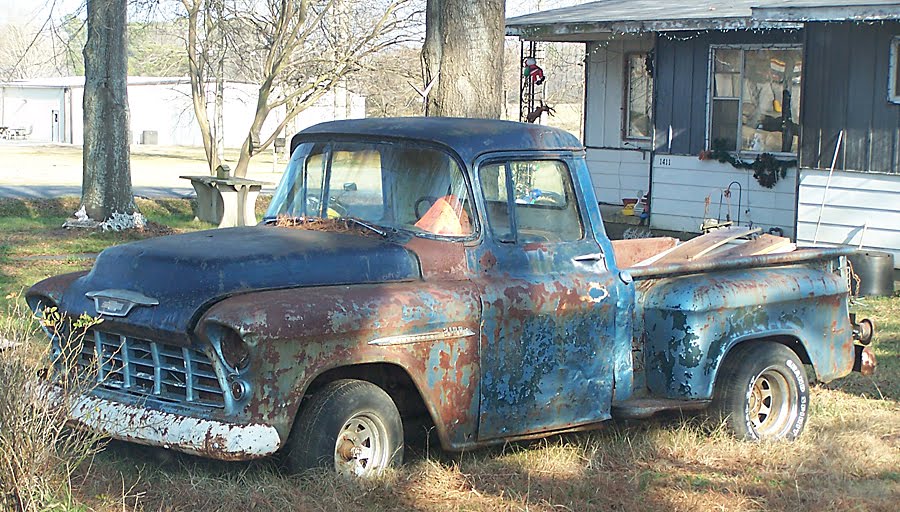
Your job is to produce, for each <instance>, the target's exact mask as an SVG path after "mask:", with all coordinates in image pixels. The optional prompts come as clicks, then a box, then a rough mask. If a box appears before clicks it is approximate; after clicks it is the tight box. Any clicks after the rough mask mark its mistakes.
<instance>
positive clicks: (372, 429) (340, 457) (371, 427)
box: [334, 414, 390, 477]
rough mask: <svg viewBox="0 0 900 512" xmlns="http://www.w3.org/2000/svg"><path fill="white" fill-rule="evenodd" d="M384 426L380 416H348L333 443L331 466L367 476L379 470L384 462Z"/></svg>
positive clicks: (360, 475)
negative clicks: (332, 463) (332, 464)
mask: <svg viewBox="0 0 900 512" xmlns="http://www.w3.org/2000/svg"><path fill="white" fill-rule="evenodd" d="M386 431H387V430H386V428H385V426H384V424H383V423H382V422H381V420H380V419H378V418H376V417H374V416H371V415H368V414H359V415H356V416H353V417H352V418H350V419H349V420H348V421H347V422H346V423H344V427H343V428H342V429H341V432H340V433H339V434H338V437H337V441H336V442H335V445H334V467H335V469H336V470H337V471H338V473H341V474H344V475H348V476H357V477H369V476H373V475H375V474H378V473H380V472H381V471H382V470H383V469H384V468H385V467H386V466H387V462H388V458H389V455H390V454H388V453H387V450H386V449H385V444H386V441H387V438H386Z"/></svg>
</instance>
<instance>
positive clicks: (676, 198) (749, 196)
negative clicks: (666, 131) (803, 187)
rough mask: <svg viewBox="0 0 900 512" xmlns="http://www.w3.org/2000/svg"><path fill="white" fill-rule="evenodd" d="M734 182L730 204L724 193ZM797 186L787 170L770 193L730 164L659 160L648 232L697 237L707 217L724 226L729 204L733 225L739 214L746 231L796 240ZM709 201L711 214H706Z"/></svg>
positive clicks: (673, 158) (792, 172)
mask: <svg viewBox="0 0 900 512" xmlns="http://www.w3.org/2000/svg"><path fill="white" fill-rule="evenodd" d="M733 181H737V182H738V184H739V185H740V189H738V187H737V186H734V187H732V189H731V192H732V194H731V198H730V200H729V199H726V198H724V197H723V195H722V191H723V190H725V189H726V188H728V186H729V185H730V184H731V182H733ZM796 183H797V170H796V169H795V168H791V169H789V170H788V174H787V176H786V177H785V179H782V180H779V181H778V183H776V184H775V188H772V189H768V188H763V187H761V186H760V185H759V183H757V181H756V179H755V178H753V173H752V171H748V170H744V169H735V168H734V167H732V166H731V165H730V164H723V163H719V162H716V161H709V160H707V161H701V160H699V159H698V158H697V157H694V156H679V155H673V156H666V155H656V156H655V157H654V162H653V189H652V200H651V202H650V211H651V212H652V215H651V216H650V227H651V228H656V229H666V230H672V231H685V232H689V233H698V232H699V231H700V224H701V223H702V222H703V219H704V215H705V216H706V217H707V218H714V219H715V218H720V220H723V221H724V220H725V216H726V214H727V213H728V210H729V208H728V206H729V203H730V205H731V208H730V210H731V219H732V220H733V221H735V222H737V220H738V213H740V223H741V225H743V226H747V225H749V224H750V223H751V222H752V224H753V225H754V226H759V227H761V228H763V230H764V231H767V230H768V229H769V228H773V227H778V228H781V229H782V231H783V232H784V235H785V236H788V237H793V236H794V215H795V212H796V204H797V203H796V194H795V186H796ZM707 198H709V211H708V212H706V211H705V210H706V206H705V203H706V199H707ZM738 199H740V206H739V205H738ZM720 202H721V204H722V208H721V213H720V209H719V204H720ZM748 210H749V212H748Z"/></svg>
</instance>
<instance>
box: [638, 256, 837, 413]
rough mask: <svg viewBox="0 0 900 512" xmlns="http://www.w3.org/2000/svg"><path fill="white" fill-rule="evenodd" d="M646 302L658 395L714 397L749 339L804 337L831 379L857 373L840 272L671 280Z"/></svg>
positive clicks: (650, 374)
mask: <svg viewBox="0 0 900 512" xmlns="http://www.w3.org/2000/svg"><path fill="white" fill-rule="evenodd" d="M642 303H643V305H644V326H645V328H646V334H645V350H644V354H645V361H646V369H647V384H648V387H649V389H650V391H651V393H652V394H654V395H658V396H665V397H668V398H675V399H709V398H711V397H712V395H713V390H714V386H715V379H716V376H717V375H718V371H719V367H720V366H721V363H722V361H723V360H724V358H725V357H726V356H727V354H728V352H729V351H730V350H731V348H733V347H734V346H735V345H737V344H738V343H742V342H745V341H748V340H756V339H763V338H775V339H781V340H798V341H799V342H800V343H801V344H802V345H803V348H804V350H805V352H806V354H807V355H808V356H809V360H810V362H811V363H812V365H813V368H814V369H815V372H816V376H817V378H818V379H819V380H821V381H824V382H827V381H830V380H832V379H835V378H838V377H841V376H844V375H846V374H848V373H850V371H851V370H852V368H853V356H854V351H853V339H852V326H851V324H850V318H849V313H848V293H847V286H846V282H845V281H843V280H842V279H841V278H840V276H838V275H836V274H831V273H825V272H821V271H818V270H813V269H808V268H804V267H784V268H774V269H750V270H743V271H732V272H720V273H715V274H701V275H695V276H685V277H677V278H670V279H664V280H661V281H660V282H658V283H657V284H656V285H655V286H652V287H651V288H650V289H649V290H647V291H645V292H644V293H643V296H642Z"/></svg>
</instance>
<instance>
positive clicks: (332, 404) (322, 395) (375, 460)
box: [287, 379, 403, 478]
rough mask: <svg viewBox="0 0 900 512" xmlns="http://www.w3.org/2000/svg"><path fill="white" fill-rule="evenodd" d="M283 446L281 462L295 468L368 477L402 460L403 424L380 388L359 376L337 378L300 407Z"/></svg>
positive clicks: (394, 407)
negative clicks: (357, 378)
mask: <svg viewBox="0 0 900 512" xmlns="http://www.w3.org/2000/svg"><path fill="white" fill-rule="evenodd" d="M287 448H288V450H287V464H288V466H290V468H291V469H293V470H295V471H300V470H304V469H310V468H333V469H334V470H335V471H336V472H337V473H339V474H343V475H347V476H352V477H359V478H371V477H374V476H376V475H378V474H380V473H381V472H383V471H384V470H385V468H388V467H390V466H393V465H397V464H399V463H400V462H402V461H403V424H402V422H401V420H400V413H399V411H398V410H397V406H396V405H395V404H394V401H393V400H391V397H390V395H388V394H387V393H386V392H385V391H384V390H383V389H381V388H380V387H378V386H376V385H375V384H372V383H371V382H366V381H362V380H350V379H342V380H337V381H334V382H331V383H329V384H327V385H325V387H323V388H322V389H320V390H319V391H317V392H316V394H315V395H314V396H312V397H311V398H310V399H309V400H308V401H307V402H306V403H304V404H303V406H302V407H301V408H300V411H299V412H298V413H297V419H296V421H295V422H294V428H293V429H292V430H291V436H290V438H289V439H288V446H287Z"/></svg>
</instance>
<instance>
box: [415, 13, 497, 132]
mask: <svg viewBox="0 0 900 512" xmlns="http://www.w3.org/2000/svg"><path fill="white" fill-rule="evenodd" d="M504 16H505V2H504V0H427V6H426V20H425V25H426V28H425V45H424V47H423V49H422V58H423V62H424V67H425V80H426V85H427V83H428V82H429V81H430V80H432V79H433V78H434V77H435V76H437V71H438V70H440V75H439V76H437V82H436V83H435V85H434V86H433V87H432V89H431V91H430V93H429V94H428V103H427V106H426V114H427V115H429V116H451V117H483V118H499V117H500V115H501V113H502V107H503V76H502V72H503V41H504V39H503V38H504V32H503V28H504V23H503V21H504Z"/></svg>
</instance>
